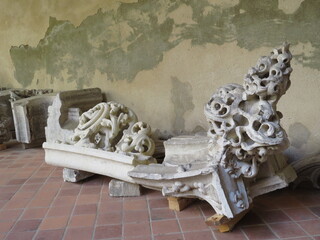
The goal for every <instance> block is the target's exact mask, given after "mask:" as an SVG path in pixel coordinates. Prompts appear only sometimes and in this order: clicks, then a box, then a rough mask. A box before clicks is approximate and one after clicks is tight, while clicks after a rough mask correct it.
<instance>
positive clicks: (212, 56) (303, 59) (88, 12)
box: [0, 0, 320, 160]
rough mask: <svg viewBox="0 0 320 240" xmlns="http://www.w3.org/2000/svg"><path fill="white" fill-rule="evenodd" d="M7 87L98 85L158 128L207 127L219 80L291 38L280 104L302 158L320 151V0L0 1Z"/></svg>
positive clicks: (0, 73) (0, 76)
mask: <svg viewBox="0 0 320 240" xmlns="http://www.w3.org/2000/svg"><path fill="white" fill-rule="evenodd" d="M0 9H1V10H0V13H1V14H0V53H1V54H0V61H1V68H0V81H1V86H9V87H10V86H11V87H28V88H54V89H55V90H62V89H74V88H86V87H100V88H101V89H102V90H103V91H104V92H105V93H106V94H107V97H108V99H112V100H116V101H120V102H122V103H124V104H126V105H128V106H129V107H131V108H132V109H133V110H134V111H135V112H136V113H137V114H138V116H140V119H142V120H144V121H147V122H149V123H150V124H151V125H152V126H153V127H154V128H160V129H162V130H167V131H169V132H172V131H180V130H184V131H192V130H193V129H195V128H199V127H203V128H205V129H206V127H207V125H206V121H205V117H204V115H203V105H204V103H205V102H206V101H207V100H208V99H209V98H210V96H211V94H212V93H213V92H214V91H215V90H216V88H217V87H219V86H221V85H224V84H226V83H231V82H235V83H239V84H241V83H242V79H243V76H244V74H245V73H246V72H247V69H248V68H249V67H250V66H253V65H254V64H255V63H256V61H257V59H258V57H259V56H261V55H266V54H268V53H269V51H270V50H271V49H272V48H273V47H275V46H279V45H281V43H282V42H283V41H285V40H287V41H288V42H290V43H291V44H292V48H291V50H292V52H293V54H294V60H293V62H292V65H293V68H294V72H293V73H292V87H291V89H290V90H289V91H288V92H287V94H286V95H285V96H284V97H283V98H282V99H281V101H280V103H279V110H280V111H282V112H283V114H284V119H283V121H282V124H283V126H284V128H285V129H286V130H287V132H288V135H289V137H290V140H291V147H290V149H289V150H288V151H287V152H288V154H289V155H290V156H291V159H292V160H294V159H299V158H301V157H303V156H306V155H312V154H315V153H317V152H319V151H320V149H319V146H320V134H319V126H320V120H319V119H320V104H319V102H320V94H319V93H320V81H319V76H320V75H319V71H320V34H319V28H320V11H319V9H320V1H318V0H279V1H277V0H269V1H265V0H256V1H250V0H228V1H222V0H180V1H179V0H177V1H171V0H162V1H157V0H145V1H130V0H127V1H117V0H113V1H111V0H109V1H104V0H92V1H90V3H88V1H85V0H68V1H63V0H57V1H42V0H26V1H11V0H3V1H1V2H0Z"/></svg>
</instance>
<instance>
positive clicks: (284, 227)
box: [270, 222, 307, 238]
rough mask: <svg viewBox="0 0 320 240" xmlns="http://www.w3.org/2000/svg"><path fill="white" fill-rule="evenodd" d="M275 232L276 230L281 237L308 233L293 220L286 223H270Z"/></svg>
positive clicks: (299, 235) (302, 235) (301, 235)
mask: <svg viewBox="0 0 320 240" xmlns="http://www.w3.org/2000/svg"><path fill="white" fill-rule="evenodd" d="M270 227H271V229H272V231H273V232H275V233H276V234H277V235H278V236H279V237H280V238H293V237H304V236H307V234H306V233H305V232H304V231H303V230H302V228H301V227H300V226H299V225H297V224H296V223H293V222H286V223H274V224H270Z"/></svg>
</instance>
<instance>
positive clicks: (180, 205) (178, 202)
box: [167, 197, 195, 212]
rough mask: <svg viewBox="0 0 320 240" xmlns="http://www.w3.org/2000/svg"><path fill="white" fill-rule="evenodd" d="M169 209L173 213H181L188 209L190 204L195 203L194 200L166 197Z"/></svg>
mask: <svg viewBox="0 0 320 240" xmlns="http://www.w3.org/2000/svg"><path fill="white" fill-rule="evenodd" d="M167 200H168V203H169V209H171V210H174V211H178V212H180V211H182V210H183V209H185V208H186V207H188V206H189V205H190V204H191V203H192V202H194V201H195V199H194V198H180V197H168V198H167Z"/></svg>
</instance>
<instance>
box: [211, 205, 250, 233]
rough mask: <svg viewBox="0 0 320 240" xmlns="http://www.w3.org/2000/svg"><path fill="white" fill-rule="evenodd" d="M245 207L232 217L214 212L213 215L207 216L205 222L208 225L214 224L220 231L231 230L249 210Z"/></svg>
mask: <svg viewBox="0 0 320 240" xmlns="http://www.w3.org/2000/svg"><path fill="white" fill-rule="evenodd" d="M249 210H250V209H247V210H245V211H243V212H241V213H240V214H238V215H237V216H235V217H234V218H231V219H229V218H227V217H226V216H224V215H219V214H214V215H213V216H211V217H209V218H207V220H206V224H207V225H208V226H215V227H217V228H218V230H219V231H220V232H222V233H224V232H229V231H231V230H232V229H233V228H234V226H235V225H236V224H237V223H238V222H239V221H240V220H241V219H242V218H243V217H244V216H245V215H246V214H247V213H248V212H249Z"/></svg>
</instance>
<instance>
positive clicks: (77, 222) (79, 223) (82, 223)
mask: <svg viewBox="0 0 320 240" xmlns="http://www.w3.org/2000/svg"><path fill="white" fill-rule="evenodd" d="M95 220H96V214H86V215H73V216H71V218H70V220H69V224H68V226H70V227H92V226H93V225H94V223H95Z"/></svg>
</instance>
